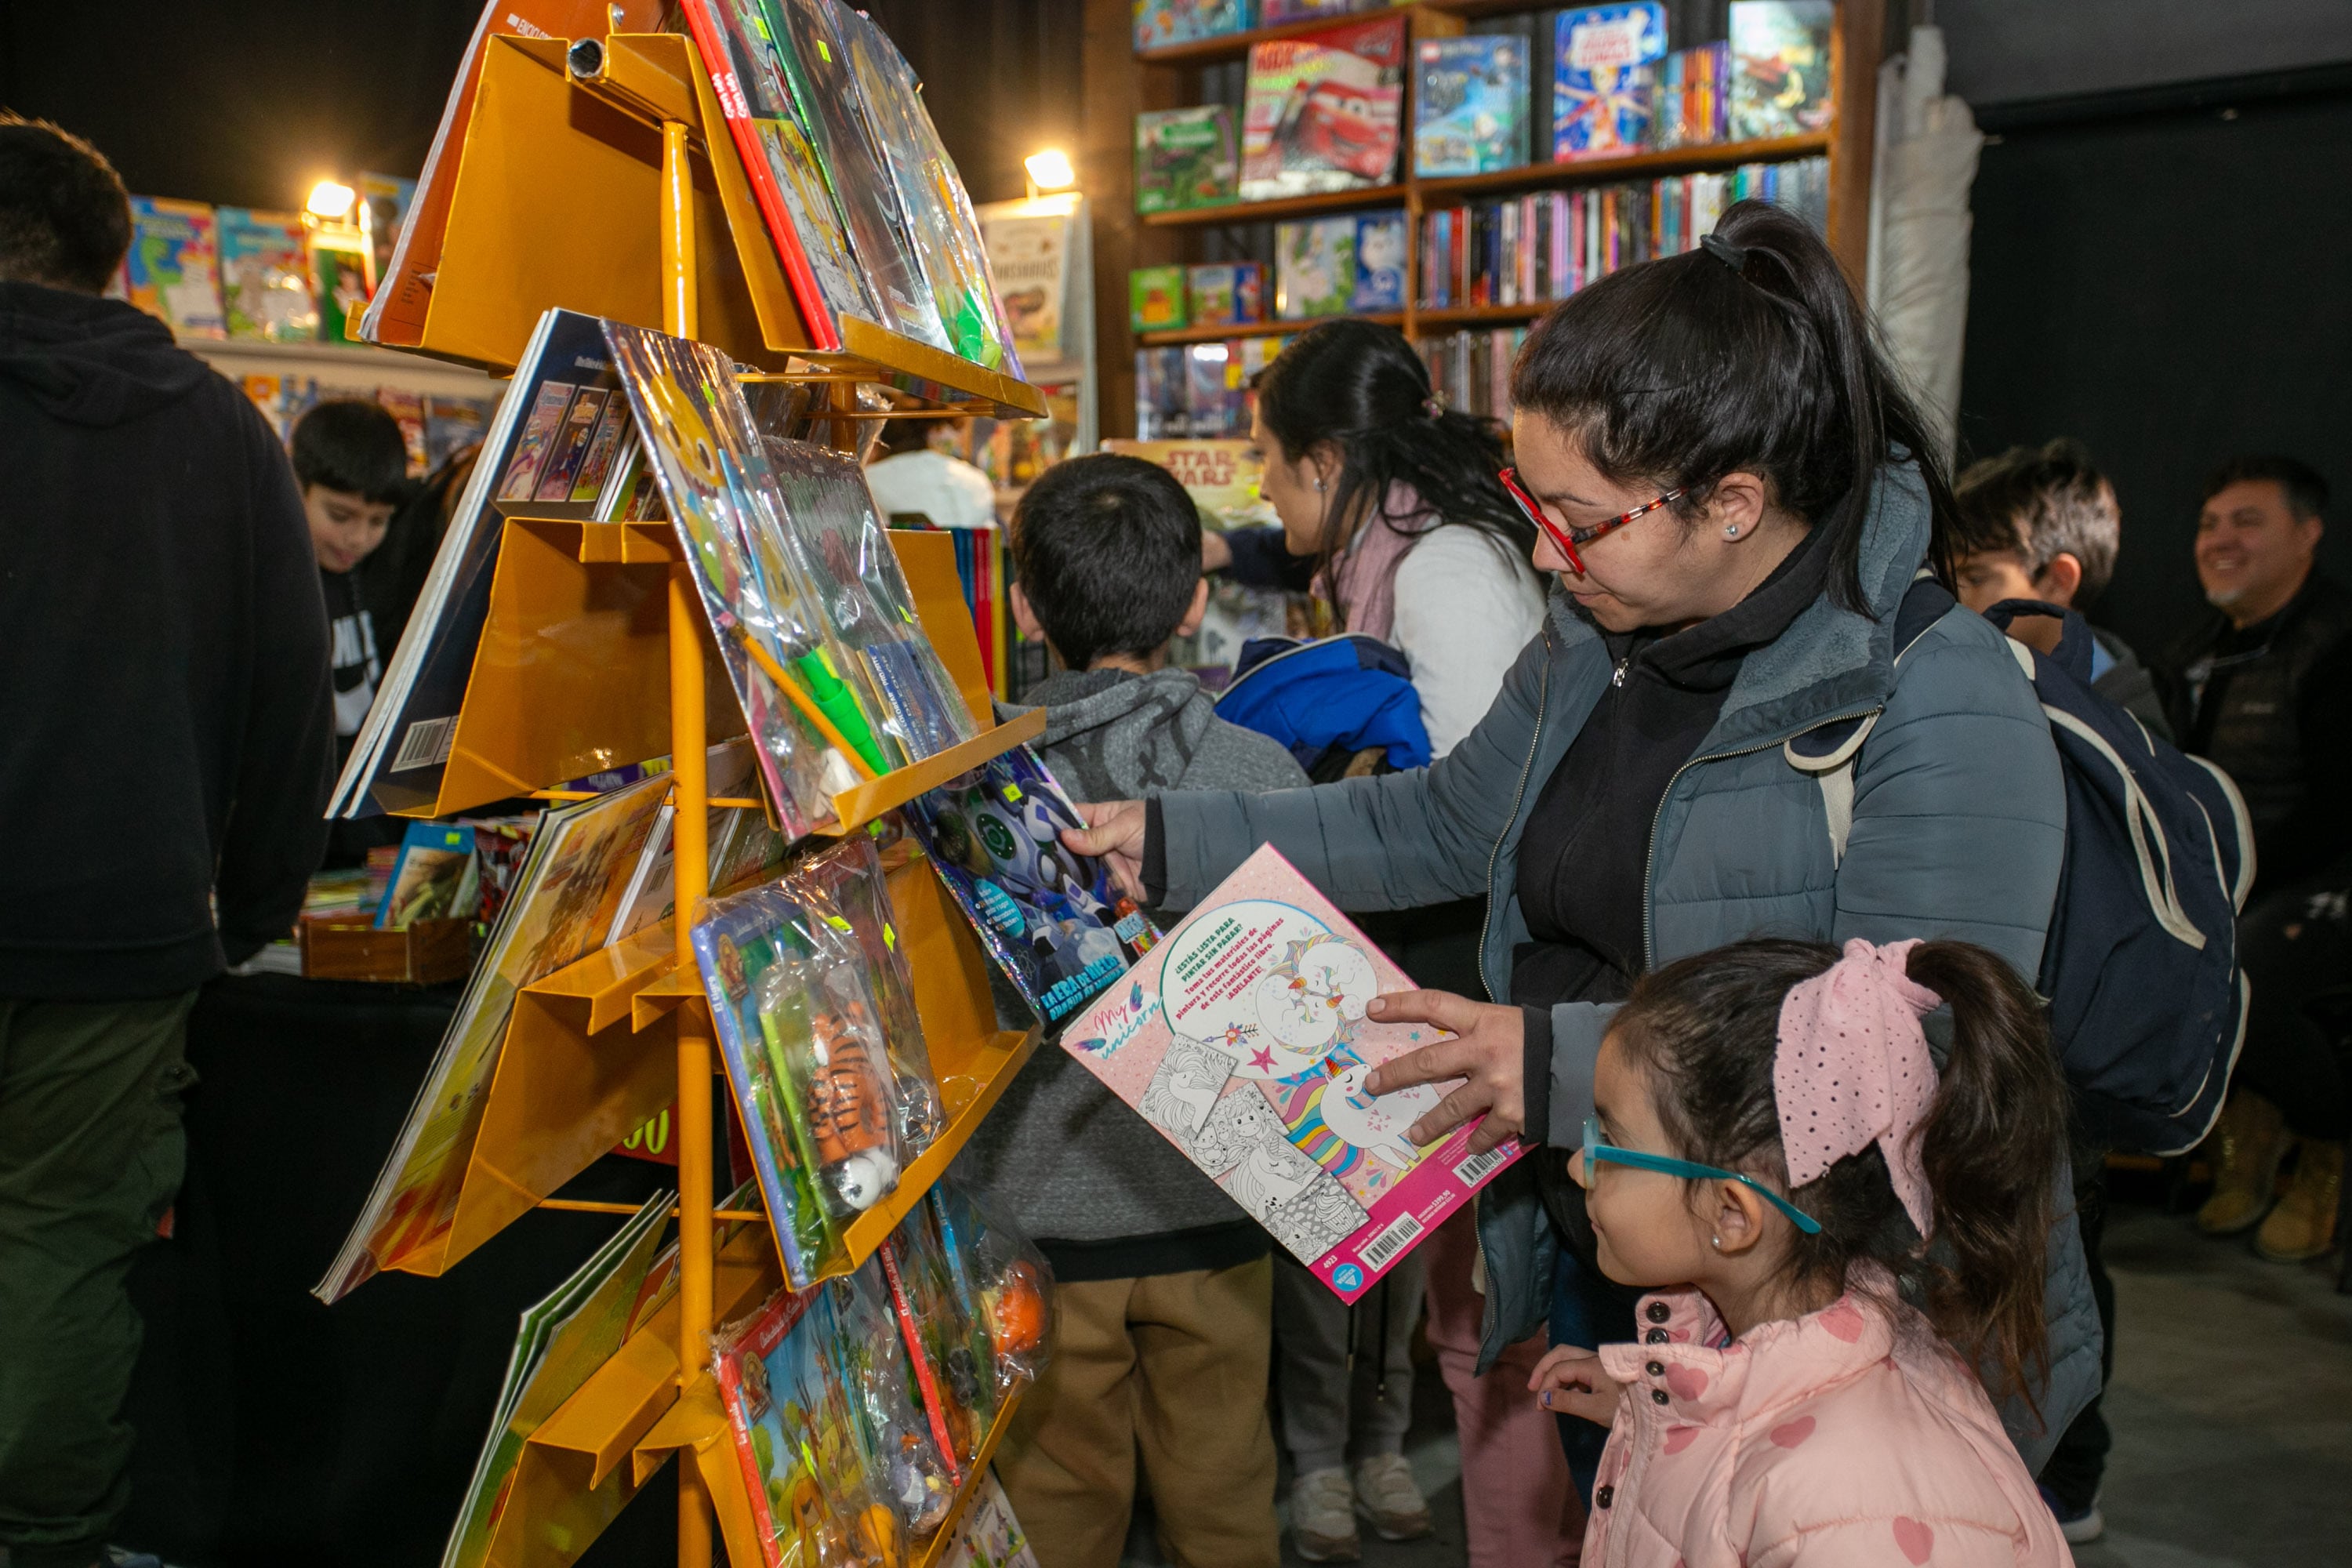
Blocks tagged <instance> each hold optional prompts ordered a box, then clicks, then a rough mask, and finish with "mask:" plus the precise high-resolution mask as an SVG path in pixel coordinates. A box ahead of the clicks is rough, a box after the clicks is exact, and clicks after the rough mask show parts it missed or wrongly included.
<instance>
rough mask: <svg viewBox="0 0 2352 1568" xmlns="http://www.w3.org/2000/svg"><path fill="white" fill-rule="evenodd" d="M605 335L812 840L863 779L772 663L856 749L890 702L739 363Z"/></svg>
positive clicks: (780, 801) (715, 619)
mask: <svg viewBox="0 0 2352 1568" xmlns="http://www.w3.org/2000/svg"><path fill="white" fill-rule="evenodd" d="M604 332H605V334H606V339H607V341H608V342H609V343H610V344H611V353H612V357H613V360H614V363H615V364H616V365H617V366H618V367H619V374H620V378H621V384H622V386H623V388H624V390H625V392H626V394H627V395H628V400H629V406H630V409H631V410H632V412H633V413H634V414H635V416H636V422H637V429H638V432H639V434H640V435H641V436H642V437H643V438H644V440H645V444H646V454H647V456H648V457H649V458H651V460H652V467H653V469H654V473H655V477H656V479H657V480H658V482H659V484H660V487H661V492H662V497H663V500H665V501H667V504H668V509H669V515H670V522H671V526H672V527H673V528H675V529H676V530H677V537H678V545H679V549H680V551H681V552H682V553H683V554H684V555H685V557H686V561H687V564H688V569H689V570H690V571H691V572H692V574H693V575H694V582H695V588H696V591H697V593H698V595H699V596H700V598H701V600H702V607H703V613H704V614H705V615H706V616H709V621H710V626H711V630H712V631H713V632H714V633H716V634H717V636H718V639H719V662H720V663H721V664H723V665H724V666H725V667H726V669H727V679H728V681H729V683H730V685H731V686H732V687H733V688H734V690H735V697H736V700H737V701H738V702H739V703H740V705H741V707H742V710H743V718H744V720H745V721H746V723H747V724H748V725H749V727H750V731H751V739H752V742H753V743H754V744H755V745H756V746H757V747H758V749H759V757H760V769H761V774H762V776H764V777H765V778H766V780H767V783H768V788H769V791H770V795H771V798H772V800H773V801H774V802H775V805H776V814H777V818H778V820H779V821H780V822H781V823H782V826H783V829H784V832H785V835H786V836H787V837H793V838H798V837H802V836H803V835H804V834H807V833H809V832H811V831H813V830H814V829H815V828H818V827H821V826H824V825H825V824H827V823H829V822H831V821H833V820H834V809H833V795H834V794H835V792H836V791H838V790H841V789H845V788H847V787H849V786H850V785H852V784H855V783H856V773H855V772H854V770H853V769H852V766H851V764H850V763H849V762H848V760H847V759H846V758H844V757H842V756H841V755H840V754H839V753H837V752H835V750H834V748H833V747H832V746H831V745H830V744H829V743H828V742H826V741H825V740H824V737H823V735H822V734H821V732H820V731H817V730H816V729H815V728H814V726H813V725H812V724H811V723H810V722H809V721H808V719H807V718H806V717H805V716H804V715H803V712H802V710H801V709H800V708H798V707H797V706H795V704H794V702H793V700H792V697H791V695H790V693H788V692H787V691H786V690H785V689H783V688H782V686H781V685H779V684H778V679H777V675H776V674H772V673H771V672H770V670H769V669H768V668H763V666H762V662H761V661H762V658H764V659H765V660H766V661H767V663H768V664H771V665H772V666H773V667H774V669H775V671H776V672H778V673H781V674H782V676H783V678H784V679H790V680H793V681H794V682H796V683H797V685H798V687H799V689H800V690H801V692H802V694H803V696H804V697H807V698H808V699H809V700H811V701H813V702H814V704H815V705H817V706H818V707H819V708H821V709H824V710H825V711H826V713H827V717H828V718H830V719H831V720H833V721H834V722H835V724H836V725H837V726H838V727H839V728H840V729H841V730H842V731H844V733H845V737H846V738H847V739H848V740H849V741H850V742H851V743H852V744H853V745H856V744H858V743H859V742H860V740H861V738H864V739H865V740H866V744H867V745H871V744H872V742H871V739H870V735H868V734H867V733H866V731H868V729H869V725H868V719H869V717H870V716H871V715H872V714H873V713H874V712H875V711H876V710H877V703H876V702H875V700H874V699H873V697H872V695H871V693H870V690H868V689H861V688H863V687H864V686H865V677H864V672H863V671H862V669H860V668H858V667H857V666H856V664H855V662H854V661H852V660H851V659H850V658H848V656H847V655H846V654H845V652H843V651H842V650H841V649H840V648H839V647H837V646H836V645H835V642H834V640H833V637H832V633H831V631H830V629H829V628H828V627H827V626H825V625H824V618H823V614H822V610H821V607H820V606H819V605H818V604H817V601H816V596H815V591H814V586H813V584H811V583H810V582H809V580H808V576H807V574H806V572H805V570H804V568H803V565H802V563H801V559H800V556H799V552H797V551H795V550H794V549H793V543H792V541H791V540H790V539H789V538H788V537H787V535H786V532H785V527H784V523H783V520H782V517H781V516H780V515H779V514H778V512H777V510H776V506H775V499H774V492H775V481H774V478H773V476H772V472H771V470H770V468H769V465H768V455H767V451H766V449H765V447H763V445H762V444H761V439H760V435H759V432H758V430H757V429H755V428H754V427H753V426H752V423H751V410H750V408H749V407H747V406H746V405H745V404H744V401H743V394H742V389H741V388H740V386H738V385H737V384H736V382H735V379H734V375H733V374H732V367H731V366H730V364H729V363H728V362H727V360H726V359H725V357H724V356H722V355H721V354H720V353H719V352H718V351H717V350H716V349H713V348H710V347H709V346H708V345H706V344H703V343H697V342H688V340H686V339H684V338H673V337H670V336H668V335H667V334H665V333H662V332H656V331H647V330H646V329H645V328H642V327H632V326H629V325H627V324H625V323H624V322H620V321H607V322H605V323H604ZM754 649H756V650H758V651H757V652H754V651H753V650H754ZM867 760H868V762H869V763H870V764H871V765H872V766H873V767H874V768H875V771H877V773H878V772H881V771H882V770H883V769H884V767H885V766H886V765H887V763H886V761H885V759H884V758H882V757H881V755H880V754H879V752H875V753H873V754H871V755H869V756H868V757H867Z"/></svg>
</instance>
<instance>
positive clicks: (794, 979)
mask: <svg viewBox="0 0 2352 1568" xmlns="http://www.w3.org/2000/svg"><path fill="white" fill-rule="evenodd" d="M759 984H760V1033H761V1036H762V1037H764V1038H765V1039H766V1041H767V1045H768V1067H769V1069H770V1070H771V1071H772V1072H773V1073H774V1074H775V1079H776V1091H777V1093H778V1095H779V1096H781V1097H782V1100H783V1102H784V1116H785V1120H786V1121H789V1122H790V1123H791V1124H792V1130H793V1147H795V1148H796V1149H798V1150H799V1151H800V1156H801V1171H802V1173H803V1174H804V1175H805V1176H806V1178H807V1180H808V1184H809V1185H808V1190H807V1191H806V1192H805V1193H803V1194H800V1195H801V1197H802V1199H803V1202H805V1203H806V1204H807V1205H808V1210H809V1213H810V1214H811V1215H813V1216H814V1218H815V1220H816V1223H817V1226H818V1232H819V1237H817V1238H813V1239H820V1240H821V1250H822V1252H823V1254H824V1256H825V1257H826V1258H830V1257H831V1256H832V1255H834V1254H835V1252H837V1251H838V1250H839V1249H840V1246H841V1237H840V1233H839V1232H837V1231H836V1230H835V1228H834V1225H833V1216H832V1215H829V1214H827V1213H826V1212H825V1207H824V1197H823V1196H822V1195H821V1194H819V1193H818V1192H817V1191H816V1180H817V1169H818V1167H817V1160H816V1139H815V1137H814V1135H812V1134H811V1133H810V1131H809V1124H808V1111H807V1110H806V1109H805V1108H804V1107H803V1105H802V1104H801V1092H800V1083H799V1080H798V1079H795V1078H794V1077H793V1056H794V1054H795V1052H797V1053H798V1054H799V1055H800V1056H801V1057H803V1058H806V1057H808V1056H810V1055H812V1054H813V1053H814V1050H815V1034H814V1030H813V1029H811V1027H810V1026H809V1006H808V987H807V986H806V985H805V984H802V983H801V964H800V962H799V960H797V959H794V958H782V959H780V960H778V962H776V963H774V964H772V965H771V966H770V967H769V968H768V969H767V971H766V972H765V973H762V974H761V976H760V982H759ZM793 1229H794V1230H795V1231H796V1232H799V1233H800V1234H802V1235H803V1236H805V1235H806V1234H807V1232H806V1231H805V1229H804V1228H803V1226H802V1224H801V1223H800V1222H799V1219H798V1216H795V1223H794V1226H793ZM809 1250H812V1251H817V1250H820V1248H819V1247H811V1248H809ZM810 1272H811V1273H813V1274H816V1275H820V1276H821V1275H822V1274H823V1273H824V1266H823V1264H822V1263H820V1264H819V1265H818V1267H817V1268H813V1269H812V1270H811V1271H810Z"/></svg>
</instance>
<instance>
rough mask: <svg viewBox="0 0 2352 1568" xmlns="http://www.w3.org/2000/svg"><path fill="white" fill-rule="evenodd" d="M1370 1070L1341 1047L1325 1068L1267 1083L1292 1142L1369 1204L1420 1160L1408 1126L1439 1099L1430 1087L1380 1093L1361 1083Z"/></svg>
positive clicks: (1365, 1063)
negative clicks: (1373, 1091) (1407, 1132)
mask: <svg viewBox="0 0 2352 1568" xmlns="http://www.w3.org/2000/svg"><path fill="white" fill-rule="evenodd" d="M1371 1072H1372V1069H1371V1067H1370V1064H1369V1063H1367V1062H1365V1061H1364V1060H1363V1059H1362V1058H1360V1057H1358V1056H1357V1055H1356V1053H1355V1052H1354V1051H1352V1050H1349V1049H1347V1048H1346V1047H1342V1048H1341V1049H1340V1050H1339V1051H1337V1052H1335V1053H1333V1054H1332V1056H1330V1057H1329V1058H1328V1059H1326V1060H1325V1061H1324V1062H1323V1063H1322V1065H1321V1066H1320V1067H1318V1068H1314V1069H1313V1070H1311V1071H1308V1072H1305V1073H1301V1074H1300V1075H1298V1076H1297V1078H1291V1079H1283V1080H1282V1081H1281V1082H1280V1083H1276V1084H1268V1085H1267V1086H1266V1089H1267V1091H1268V1093H1270V1094H1271V1095H1272V1096H1273V1097H1274V1102H1275V1109H1276V1111H1277V1112H1278V1113H1279V1114H1280V1115H1281V1117H1282V1121H1283V1125H1284V1126H1285V1127H1286V1128H1288V1129H1289V1131H1290V1142H1292V1143H1293V1144H1294V1145H1296V1146H1297V1148H1298V1150H1299V1151H1300V1152H1303V1153H1304V1154H1306V1155H1307V1158H1309V1159H1311V1160H1313V1161H1314V1162H1315V1163H1317V1164H1318V1165H1320V1166H1322V1167H1323V1168H1324V1169H1325V1170H1327V1171H1328V1172H1330V1173H1331V1174H1333V1175H1334V1176H1337V1177H1338V1178H1339V1184H1341V1185H1342V1186H1344V1187H1346V1188H1347V1189H1348V1190H1349V1192H1350V1193H1353V1194H1355V1195H1356V1197H1357V1198H1358V1199H1360V1201H1362V1202H1365V1203H1370V1202H1371V1201H1372V1200H1373V1199H1374V1198H1376V1197H1378V1196H1379V1195H1380V1194H1381V1193H1383V1192H1385V1191H1387V1190H1388V1189H1389V1188H1390V1187H1391V1186H1392V1185H1393V1184H1395V1182H1396V1181H1397V1179H1398V1178H1399V1177H1401V1176H1402V1175H1403V1174H1404V1173H1406V1172H1407V1171H1410V1170H1412V1167H1413V1166H1414V1165H1415V1164H1417V1163H1419V1162H1420V1160H1421V1151H1420V1150H1419V1149H1416V1148H1415V1147H1413V1144H1412V1140H1410V1139H1408V1138H1407V1137H1406V1136H1405V1129H1407V1128H1408V1127H1411V1126H1412V1124H1413V1123H1414V1122H1415V1121H1418V1120H1420V1118H1421V1117H1422V1116H1423V1113H1425V1112H1426V1111H1428V1110H1430V1108H1431V1107H1433V1106H1434V1105H1435V1104H1436V1103H1437V1101H1438V1099H1439V1096H1438V1093H1437V1090H1436V1089H1433V1088H1431V1087H1429V1086H1428V1085H1425V1084H1424V1085H1422V1086H1420V1087H1417V1088H1413V1089H1398V1090H1396V1091H1395V1092H1393V1093H1391V1094H1383V1095H1378V1096H1375V1095H1374V1094H1373V1093H1372V1092H1371V1091H1370V1089H1366V1088H1365V1087H1364V1080H1365V1079H1368V1078H1370V1076H1371Z"/></svg>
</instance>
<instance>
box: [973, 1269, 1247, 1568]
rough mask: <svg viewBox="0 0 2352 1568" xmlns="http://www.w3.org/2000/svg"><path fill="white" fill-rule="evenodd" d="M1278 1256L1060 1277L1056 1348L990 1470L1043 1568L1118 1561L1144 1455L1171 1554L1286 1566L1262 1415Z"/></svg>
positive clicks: (1098, 1566)
mask: <svg viewBox="0 0 2352 1568" xmlns="http://www.w3.org/2000/svg"><path fill="white" fill-rule="evenodd" d="M1273 1286H1274V1263H1273V1259H1272V1258H1259V1259H1258V1260H1257V1261H1256V1262H1255V1263H1248V1264H1244V1265H1242V1266H1241V1267H1239V1268H1214V1269H1194V1270H1192V1272H1190V1273H1185V1274H1160V1275H1154V1276H1152V1277H1150V1278H1149V1279H1090V1280H1087V1281H1085V1282H1083V1283H1080V1284H1076V1285H1064V1286H1061V1287H1060V1288H1059V1289H1058V1291H1057V1292H1056V1294H1057V1297H1058V1300H1057V1302H1056V1322H1055V1334H1054V1354H1053V1360H1052V1362H1051V1363H1049V1364H1048V1365H1047V1367H1046V1369H1045V1376H1044V1377H1042V1378H1040V1379H1039V1380H1038V1382H1037V1384H1036V1386H1035V1387H1034V1388H1032V1389H1031V1390H1030V1391H1029V1394H1028V1397H1027V1398H1025V1399H1024V1400H1023V1401H1022V1403H1021V1407H1020V1409H1019V1410H1017V1411H1016V1412H1014V1415H1013V1429H1012V1430H1011V1431H1010V1432H1008V1433H1006V1434H1005V1438H1004V1442H1003V1446H1002V1447H999V1448H998V1449H997V1452H996V1474H997V1479H999V1480H1001V1481H1003V1483H1004V1490H1005V1493H1006V1495H1007V1496H1008V1497H1009V1498H1010V1499H1011V1500H1012V1502H1013V1512H1014V1513H1015V1514H1016V1515H1018V1516H1019V1518H1020V1520H1021V1525H1022V1528H1023V1529H1024V1530H1025V1531H1027V1532H1028V1535H1029V1542H1030V1544H1031V1546H1032V1547H1033V1548H1034V1550H1035V1551H1036V1553H1037V1561H1038V1563H1040V1564H1041V1565H1042V1568H1118V1561H1119V1557H1120V1554H1121V1552H1122V1551H1123V1550H1124V1548H1125V1547H1126V1544H1127V1532H1128V1523H1129V1513H1130V1512H1131V1510H1132V1509H1133V1507H1134V1503H1135V1490H1136V1479H1137V1461H1138V1459H1140V1460H1141V1464H1142V1473H1143V1475H1144V1477H1145V1478H1146V1479H1147V1481H1148V1484H1149V1486H1150V1494H1151V1500H1152V1506H1153V1508H1154V1509H1155V1510H1156V1511H1157V1512H1158V1515H1159V1520H1160V1548H1161V1550H1162V1551H1163V1552H1166V1554H1167V1556H1168V1559H1169V1561H1170V1562H1171V1563H1175V1564H1177V1565H1178V1568H1277V1564H1278V1563H1280V1562H1281V1550H1280V1545H1279V1534H1278V1530H1277V1526H1276V1521H1275V1514H1274V1474H1275V1457H1274V1428H1273V1426H1272V1425H1271V1424H1270V1423H1269V1422H1268V1421H1267V1419H1266V1409H1265V1386H1266V1357H1267V1354H1268V1352H1269V1349H1270V1342H1271V1340H1272V1337H1273V1321H1274V1315H1273Z"/></svg>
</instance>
